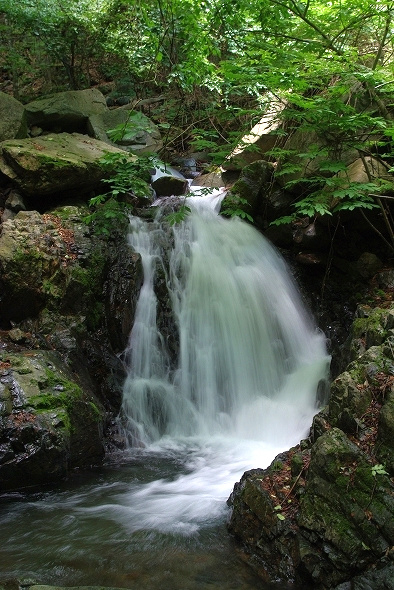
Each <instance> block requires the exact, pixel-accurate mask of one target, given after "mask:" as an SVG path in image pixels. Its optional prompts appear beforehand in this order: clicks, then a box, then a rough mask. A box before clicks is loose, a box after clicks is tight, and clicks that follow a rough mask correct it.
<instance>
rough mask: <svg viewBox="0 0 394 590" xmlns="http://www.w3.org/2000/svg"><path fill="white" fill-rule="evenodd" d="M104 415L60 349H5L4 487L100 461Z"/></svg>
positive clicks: (1, 376)
mask: <svg viewBox="0 0 394 590" xmlns="http://www.w3.org/2000/svg"><path fill="white" fill-rule="evenodd" d="M103 416H104V414H103V411H102V407H101V405H100V403H99V402H98V400H97V399H96V398H95V396H94V395H93V393H92V392H88V391H87V390H86V389H82V388H81V387H80V386H79V385H78V383H77V382H76V381H75V380H74V378H73V375H72V374H71V372H70V370H69V369H68V367H67V365H66V364H65V363H64V362H63V361H62V359H61V357H60V355H59V354H58V353H55V352H53V351H39V350H36V351H34V352H33V351H29V352H27V351H25V352H23V353H16V352H14V353H9V352H2V354H1V358H0V481H1V485H0V491H5V490H13V489H22V488H29V487H33V486H37V485H42V484H47V483H53V482H56V481H58V480H59V479H62V478H64V477H66V476H67V475H68V474H69V472H70V469H72V468H74V467H86V466H89V465H92V464H97V463H98V462H100V461H101V460H102V458H103V454H104V447H103V441H102V428H103Z"/></svg>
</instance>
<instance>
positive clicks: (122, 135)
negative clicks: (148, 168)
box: [87, 109, 163, 155]
mask: <svg viewBox="0 0 394 590" xmlns="http://www.w3.org/2000/svg"><path fill="white" fill-rule="evenodd" d="M87 131H88V133H89V135H91V136H92V137H95V138H96V139H99V140H101V141H105V142H106V143H109V144H111V145H116V146H121V147H122V148H123V149H124V150H126V151H128V152H131V153H133V154H137V155H139V154H149V153H156V152H158V151H159V150H160V149H161V148H162V147H163V142H162V140H161V134H160V131H159V129H158V127H157V126H156V125H155V124H154V123H153V122H152V121H151V120H150V119H148V117H146V116H145V115H144V114H143V113H140V112H139V111H125V110H121V109H115V110H111V111H110V110H108V111H105V112H102V113H93V114H92V115H90V117H89V123H88V127H87Z"/></svg>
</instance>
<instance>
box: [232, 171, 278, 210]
mask: <svg viewBox="0 0 394 590" xmlns="http://www.w3.org/2000/svg"><path fill="white" fill-rule="evenodd" d="M273 172H274V168H273V165H272V164H271V163H270V162H266V161H265V160H257V161H255V162H253V163H252V164H249V166H245V168H243V170H242V172H241V176H240V178H239V180H237V181H236V182H235V183H234V184H233V186H232V187H231V189H230V190H229V191H228V193H227V195H226V196H225V198H224V199H223V202H222V207H221V210H222V211H226V210H227V209H241V210H243V211H245V213H247V214H249V215H251V216H255V215H256V214H258V213H260V212H261V211H263V210H266V209H267V208H269V209H270V211H271V214H272V212H273V211H276V213H275V215H276V216H278V212H279V211H280V210H281V206H280V200H278V201H276V200H275V198H272V199H271V197H272V196H273V193H272V191H271V183H272V176H273Z"/></svg>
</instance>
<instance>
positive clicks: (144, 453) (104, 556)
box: [0, 195, 328, 590]
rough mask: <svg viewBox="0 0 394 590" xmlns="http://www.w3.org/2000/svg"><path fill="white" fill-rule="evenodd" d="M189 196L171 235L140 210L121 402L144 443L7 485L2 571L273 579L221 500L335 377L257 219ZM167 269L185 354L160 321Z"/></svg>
mask: <svg viewBox="0 0 394 590" xmlns="http://www.w3.org/2000/svg"><path fill="white" fill-rule="evenodd" d="M190 201H191V204H193V206H194V207H196V208H197V207H198V209H200V207H202V211H200V213H199V212H198V211H195V213H193V215H192V216H191V217H190V219H188V221H187V222H186V223H185V224H183V225H181V226H177V227H175V228H174V230H173V231H174V235H173V237H172V246H173V248H172V247H171V248H169V241H168V236H166V234H165V232H163V231H162V230H161V229H160V226H159V224H154V223H151V224H145V223H144V222H143V221H141V220H139V219H132V220H131V236H130V243H131V245H132V247H133V248H134V249H135V250H137V251H138V252H141V254H142V256H143V262H144V269H145V271H144V275H145V282H144V286H143V289H142V291H141V297H140V301H139V303H138V310H137V315H136V321H135V325H134V328H133V331H132V334H131V336H130V350H129V351H128V355H127V356H128V357H129V358H130V369H129V376H128V379H127V381H126V383H125V391H124V404H123V410H124V412H125V414H126V415H127V417H128V418H127V428H128V435H129V438H130V440H131V441H132V442H133V443H134V444H137V443H138V444H139V446H138V447H136V446H134V447H131V448H130V449H129V450H128V451H126V452H122V453H120V454H119V455H118V456H114V457H109V458H108V461H110V463H109V464H107V465H106V466H104V467H103V468H102V469H99V470H98V471H97V472H92V473H90V474H85V475H84V474H82V473H81V474H80V477H81V480H80V481H79V480H78V479H77V481H75V479H74V478H72V479H71V480H70V482H69V483H67V482H66V483H65V484H64V485H63V486H60V488H59V489H55V490H48V491H45V492H40V493H38V494H37V495H36V496H33V497H31V496H27V497H26V498H23V497H22V498H19V497H18V495H17V497H16V498H15V500H14V499H13V498H12V497H10V498H9V499H8V500H7V498H5V499H4V503H3V504H2V503H0V529H1V532H2V535H3V538H4V539H6V542H5V543H3V544H2V546H1V547H0V582H1V581H2V580H8V579H10V578H18V579H20V580H22V579H26V578H28V579H34V580H36V582H37V583H38V584H50V585H56V586H69V587H70V586H71V587H75V586H93V585H96V586H101V587H103V586H108V587H124V588H128V589H136V590H163V588H164V589H167V588H171V590H234V589H237V590H256V588H259V589H263V588H264V589H265V590H268V586H266V585H265V584H264V583H263V582H262V580H260V579H256V578H255V577H254V575H252V572H251V570H250V569H249V568H247V566H246V565H245V564H244V563H242V562H241V561H240V560H238V558H237V554H236V552H235V550H234V547H233V545H232V540H231V538H230V536H229V535H228V534H227V532H226V530H225V526H224V522H225V518H226V516H227V510H228V509H227V507H226V499H227V498H228V496H229V494H230V493H231V491H232V488H233V486H234V483H235V482H236V481H238V480H239V478H240V477H241V476H242V473H243V472H244V471H245V470H247V469H250V468H254V467H264V466H266V465H268V464H269V463H270V462H271V460H272V459H273V458H274V457H275V455H276V454H277V453H278V452H280V451H283V450H285V449H287V448H289V447H290V446H291V445H293V444H296V443H297V442H298V441H299V440H300V439H301V438H302V437H304V436H305V435H306V434H307V432H308V429H309V426H310V423H311V420H312V416H313V414H314V413H315V412H316V410H317V407H316V403H315V398H316V388H317V384H318V382H319V380H320V379H324V378H325V376H326V366H327V363H328V358H327V355H326V352H325V347H324V338H323V336H322V335H321V334H319V333H318V332H316V330H315V328H314V326H313V325H312V324H311V322H310V320H309V319H308V314H307V313H306V312H305V309H304V307H303V305H302V303H301V301H300V297H299V295H298V293H297V291H296V289H295V288H294V285H293V284H292V281H291V280H290V278H289V274H288V271H287V269H286V266H285V264H284V262H283V260H282V259H281V257H280V256H279V255H278V254H277V253H276V252H275V250H274V249H273V248H272V247H271V246H270V245H269V244H268V243H267V242H266V241H265V240H264V239H263V238H262V237H261V236H260V235H259V234H258V233H257V232H255V231H254V230H253V229H252V228H251V227H250V226H248V225H246V224H244V223H242V222H241V221H239V220H237V219H234V220H230V221H228V220H225V219H221V218H219V217H217V215H216V213H215V207H216V208H217V207H218V206H219V201H220V196H219V195H213V196H212V197H207V198H204V199H199V198H198V197H192V198H191V199H190ZM163 259H166V260H167V261H168V262H169V263H168V264H167V262H166V263H164V262H163ZM163 268H165V275H166V277H165V278H166V284H167V287H168V289H169V292H170V295H171V302H172V307H173V309H174V313H175V316H176V322H175V323H176V325H177V326H178V330H179V333H180V336H181V339H180V340H181V341H180V348H179V354H178V356H177V359H174V358H173V355H171V354H170V353H169V351H168V350H167V348H168V347H167V342H166V339H165V335H164V334H163V333H160V332H159V331H158V328H157V325H156V323H157V320H160V318H161V316H162V315H163V309H161V308H160V305H159V303H160V298H159V300H157V298H156V295H155V290H154V286H155V283H156V280H155V276H158V275H160V274H163ZM162 283H163V281H162V282H161V287H162V286H163V285H162ZM285 586H286V585H285ZM269 587H270V586H269ZM275 587H276V586H275ZM270 588H271V587H270ZM276 588H277V587H276Z"/></svg>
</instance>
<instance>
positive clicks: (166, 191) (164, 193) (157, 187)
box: [152, 176, 189, 197]
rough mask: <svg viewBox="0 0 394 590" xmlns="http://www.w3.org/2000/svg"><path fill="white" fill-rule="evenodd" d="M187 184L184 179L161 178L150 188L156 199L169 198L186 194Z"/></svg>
mask: <svg viewBox="0 0 394 590" xmlns="http://www.w3.org/2000/svg"><path fill="white" fill-rule="evenodd" d="M188 187H189V183H188V182H187V180H186V179H183V178H177V177H175V176H161V177H160V178H158V179H157V180H155V181H154V182H152V188H153V189H154V191H155V192H156V195H157V196H158V197H170V196H179V195H184V194H186V192H187V190H188Z"/></svg>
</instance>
